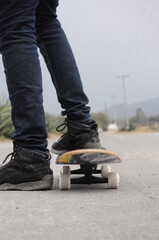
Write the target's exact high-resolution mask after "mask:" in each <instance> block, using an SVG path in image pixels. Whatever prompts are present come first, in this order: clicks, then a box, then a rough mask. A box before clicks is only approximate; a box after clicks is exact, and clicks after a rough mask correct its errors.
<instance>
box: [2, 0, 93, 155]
mask: <svg viewBox="0 0 159 240" xmlns="http://www.w3.org/2000/svg"><path fill="white" fill-rule="evenodd" d="M57 6H58V0H0V52H1V54H2V59H3V64H4V69H5V74H6V79H7V86H8V91H9V97H10V101H11V106H12V121H13V124H14V127H15V133H14V136H13V140H14V143H15V144H16V145H18V146H22V147H26V148H29V149H37V150H38V151H43V152H45V153H47V154H49V151H48V150H47V131H46V124H45V115H44V109H43V96H42V77H41V69H40V63H39V57H38V53H37V45H38V47H39V48H40V51H41V53H42V55H43V57H44V59H45V62H46V64H47V67H48V70H49V72H50V74H51V77H52V81H53V84H54V86H55V88H56V91H57V97H58V101H59V102H60V104H61V107H62V108H63V109H64V110H63V112H62V115H67V118H68V119H70V120H72V121H79V122H87V121H90V120H91V117H90V107H88V106H87V104H88V98H87V96H86V95H85V93H84V91H83V86H82V83H81V79H80V75H79V72H78V68H77V65H76V62H75V59H74V56H73V53H72V50H71V48H70V45H69V43H68V40H67V38H66V36H65V33H64V31H63V30H62V28H61V25H60V22H59V21H58V20H57V15H56V8H57Z"/></svg>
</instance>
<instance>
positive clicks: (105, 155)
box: [56, 149, 121, 190]
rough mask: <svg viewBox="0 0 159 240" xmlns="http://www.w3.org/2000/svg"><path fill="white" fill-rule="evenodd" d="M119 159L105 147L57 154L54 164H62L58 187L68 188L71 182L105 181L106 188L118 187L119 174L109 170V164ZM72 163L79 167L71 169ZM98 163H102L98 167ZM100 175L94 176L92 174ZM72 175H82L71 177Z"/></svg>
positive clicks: (119, 160) (118, 161)
mask: <svg viewBox="0 0 159 240" xmlns="http://www.w3.org/2000/svg"><path fill="white" fill-rule="evenodd" d="M120 162H121V159H120V157H119V156H118V155H116V154H115V153H113V152H111V151H109V150H105V149H79V150H73V151H69V152H66V153H64V154H61V155H58V157H57V159H56V164H59V165H60V164H61V165H62V171H61V172H60V178H59V188H60V189H61V190H68V189H70V188H71V184H97V183H107V184H108V188H114V189H116V188H118V186H119V174H118V173H117V172H111V169H110V166H109V164H112V163H120ZM72 165H79V166H80V169H76V170H72V171H71V169H70V167H71V166H72ZM98 165H102V166H101V167H100V169H98ZM96 174H98V175H100V177H99V176H98V177H97V176H94V175H96ZM72 175H77V176H78V175H83V177H76V178H72Z"/></svg>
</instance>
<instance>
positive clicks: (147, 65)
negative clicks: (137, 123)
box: [0, 0, 159, 114]
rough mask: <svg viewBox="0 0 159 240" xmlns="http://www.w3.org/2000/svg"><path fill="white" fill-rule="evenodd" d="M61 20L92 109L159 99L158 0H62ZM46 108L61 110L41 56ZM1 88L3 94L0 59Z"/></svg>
mask: <svg viewBox="0 0 159 240" xmlns="http://www.w3.org/2000/svg"><path fill="white" fill-rule="evenodd" d="M59 2H60V5H59V7H58V16H59V20H60V21H61V23H62V26H63V29H64V30H65V32H66V34H67V37H68V39H69V41H70V43H71V46H72V49H73V51H74V54H75V57H76V61H77V64H78V67H79V71H80V74H81V78H82V81H83V85H84V89H85V92H86V93H87V95H88V96H89V99H90V105H91V107H92V111H93V112H95V111H96V112H97V111H102V110H104V108H105V107H104V106H105V105H106V106H107V107H108V106H110V105H112V97H111V96H112V95H114V96H115V99H116V103H123V101H124V100H123V91H122V81H121V79H119V78H117V77H118V76H121V75H123V74H128V75H129V78H127V79H126V90H127V101H128V103H134V102H138V101H142V100H148V99H151V98H155V97H159V0H80V1H79V0H60V1H59ZM40 60H41V67H42V72H43V86H44V106H45V110H46V111H48V112H50V113H55V114H58V113H60V111H61V109H60V105H59V103H58V102H57V99H56V94H55V90H54V87H53V85H52V82H51V79H50V76H49V74H48V71H47V69H46V67H45V64H44V62H43V59H42V57H40ZM0 91H1V94H0V95H1V96H2V95H5V96H7V90H6V84H5V76H4V73H3V65H2V61H1V59H0Z"/></svg>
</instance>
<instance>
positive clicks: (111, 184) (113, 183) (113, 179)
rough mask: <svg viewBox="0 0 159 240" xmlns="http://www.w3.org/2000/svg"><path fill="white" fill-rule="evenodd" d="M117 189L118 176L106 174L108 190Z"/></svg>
mask: <svg viewBox="0 0 159 240" xmlns="http://www.w3.org/2000/svg"><path fill="white" fill-rule="evenodd" d="M118 187H119V174H118V173H117V172H111V173H109V174H108V188H111V189H117V188H118Z"/></svg>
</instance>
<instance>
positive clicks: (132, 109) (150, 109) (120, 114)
mask: <svg viewBox="0 0 159 240" xmlns="http://www.w3.org/2000/svg"><path fill="white" fill-rule="evenodd" d="M138 108H141V109H142V110H143V111H144V113H145V114H146V116H147V117H150V116H155V115H159V98H155V99H151V100H147V101H142V102H137V103H133V104H130V105H128V112H129V117H133V116H135V115H136V110H137V109H138ZM107 111H108V115H109V118H113V117H114V108H113V106H111V107H109V108H108V109H107ZM116 111H117V118H118V119H122V118H125V107H124V104H118V105H116Z"/></svg>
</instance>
